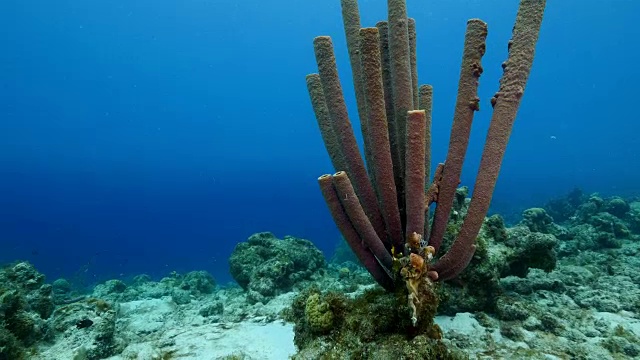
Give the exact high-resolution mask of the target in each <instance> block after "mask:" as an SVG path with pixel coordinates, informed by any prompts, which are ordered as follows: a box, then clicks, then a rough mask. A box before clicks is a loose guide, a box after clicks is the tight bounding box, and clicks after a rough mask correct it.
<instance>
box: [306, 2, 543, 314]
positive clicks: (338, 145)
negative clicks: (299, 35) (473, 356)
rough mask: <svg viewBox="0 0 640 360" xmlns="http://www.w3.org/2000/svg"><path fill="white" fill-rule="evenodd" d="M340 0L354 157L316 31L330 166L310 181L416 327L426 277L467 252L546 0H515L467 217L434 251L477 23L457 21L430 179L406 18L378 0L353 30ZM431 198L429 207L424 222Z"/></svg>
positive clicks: (338, 89) (461, 125)
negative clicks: (440, 153) (447, 112)
mask: <svg viewBox="0 0 640 360" xmlns="http://www.w3.org/2000/svg"><path fill="white" fill-rule="evenodd" d="M341 2H342V15H343V21H344V28H345V32H346V38H347V46H348V49H349V56H350V62H351V68H352V70H353V83H354V88H355V94H356V101H357V107H358V114H359V118H360V127H361V129H362V137H363V139H364V159H363V156H362V155H361V153H360V151H359V149H358V145H357V143H356V140H355V136H354V132H353V129H352V126H351V121H350V120H349V117H348V114H347V108H346V104H345V100H344V97H343V92H342V86H341V84H340V80H339V78H338V71H337V67H336V60H335V56H334V52H333V44H332V40H331V38H330V37H328V36H319V37H316V38H315V39H314V43H313V44H314V49H315V56H316V61H317V64H318V73H317V74H310V75H308V76H307V87H308V90H309V94H310V97H311V101H312V105H313V109H314V112H315V115H316V118H317V121H318V124H319V126H320V131H321V134H322V138H323V140H324V143H325V147H326V149H327V151H328V153H329V156H330V158H331V161H332V164H333V166H334V168H335V170H336V171H337V172H336V173H335V174H334V175H322V176H321V177H320V178H319V179H318V182H319V184H320V189H321V191H322V194H323V196H324V198H325V200H326V203H327V205H328V207H329V210H330V212H331V215H332V217H333V219H334V221H335V223H336V225H337V226H338V228H339V230H340V232H341V233H342V235H343V236H344V238H345V240H346V241H347V242H348V244H349V245H350V247H351V248H352V249H353V251H354V252H355V254H356V255H357V257H358V259H359V260H360V261H361V262H362V264H363V265H364V266H365V267H366V268H367V270H368V271H369V273H370V274H371V275H372V276H373V278H374V279H375V280H376V281H377V282H378V283H379V284H380V285H381V286H382V287H383V288H385V289H386V290H388V291H398V289H401V288H406V292H407V304H408V306H409V308H410V309H411V320H412V324H413V325H414V326H416V323H417V322H418V321H420V319H421V314H423V312H424V311H428V312H431V310H426V308H427V307H429V306H430V305H429V304H428V303H429V302H430V300H431V299H434V298H435V296H434V291H433V284H434V282H437V281H444V280H449V279H453V278H455V277H456V276H457V275H458V274H460V273H461V272H462V271H463V270H464V269H465V268H466V267H467V265H468V264H469V262H470V260H471V258H472V257H473V254H474V252H475V248H476V246H475V239H476V236H477V235H478V233H479V231H480V228H481V226H482V223H483V221H484V219H485V215H486V214H487V211H488V209H489V204H490V202H491V197H492V194H493V189H494V187H495V184H496V180H497V178H498V173H499V172H500V165H501V163H502V158H503V156H504V153H505V150H506V146H507V143H508V141H509V136H510V134H511V129H512V127H513V123H514V120H515V118H516V114H517V111H518V107H519V105H520V101H521V99H522V95H523V93H524V89H525V85H526V83H527V78H528V77H529V73H530V70H531V66H532V63H533V58H534V52H535V46H536V42H537V40H538V34H539V31H540V26H541V23H542V18H543V13H544V9H545V3H546V2H545V0H521V1H520V6H519V9H518V13H517V17H516V21H515V25H514V27H513V34H512V38H511V40H510V41H509V43H508V58H507V60H506V61H505V62H504V63H502V68H503V74H502V78H501V79H500V87H499V89H498V91H497V92H496V94H495V95H494V96H493V98H492V99H491V105H492V106H493V115H492V118H491V124H490V127H489V130H488V134H487V138H486V142H485V146H484V150H483V153H482V158H481V163H480V169H479V171H478V174H477V176H476V182H475V185H474V191H473V195H472V198H471V203H470V205H469V209H468V213H467V215H466V217H465V219H464V223H463V225H462V227H461V228H460V231H459V233H458V235H457V237H456V239H455V241H454V243H453V245H452V246H451V247H450V248H449V249H448V251H446V252H445V253H444V254H442V255H441V254H439V250H440V247H441V244H442V240H443V237H444V235H445V232H446V228H447V222H448V220H449V214H450V212H451V210H452V206H453V202H454V197H455V195H456V188H457V186H458V185H459V179H460V174H461V171H462V165H463V161H464V157H465V154H466V150H467V145H468V142H469V135H470V130H471V123H472V120H473V116H474V113H475V112H476V111H478V110H479V103H480V99H479V98H478V95H477V89H478V80H479V78H480V75H481V74H482V71H483V68H482V63H481V60H482V56H483V55H484V52H485V39H486V36H487V24H486V23H484V22H483V21H481V20H478V19H471V20H469V21H468V22H467V29H466V34H465V41H464V52H463V57H462V66H461V69H460V79H459V83H458V95H457V99H456V105H455V113H454V118H453V125H452V129H451V136H450V142H449V150H448V154H447V158H446V161H445V162H444V163H441V164H439V165H438V166H437V168H436V169H435V171H434V172H433V178H432V180H431V181H430V180H429V179H430V176H431V169H430V164H431V155H430V147H431V139H430V127H431V106H432V94H433V88H432V87H431V86H430V85H420V86H418V82H417V70H416V68H417V66H416V63H417V61H416V53H417V51H416V27H415V21H414V20H413V19H411V18H408V17H407V8H406V3H405V1H404V0H389V1H388V16H389V19H388V20H387V21H381V22H379V23H377V24H376V26H375V27H370V28H361V27H360V18H359V11H358V4H357V1H356V0H342V1H341ZM365 160H366V161H365ZM365 164H366V165H365ZM432 203H435V204H436V207H435V213H434V214H433V220H432V221H431V224H430V221H429V218H430V217H429V206H430V205H431V204H432ZM426 315H428V314H425V317H426Z"/></svg>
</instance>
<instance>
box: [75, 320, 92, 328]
mask: <svg viewBox="0 0 640 360" xmlns="http://www.w3.org/2000/svg"><path fill="white" fill-rule="evenodd" d="M91 325H93V321H91V320H89V319H82V320H80V321H78V322H77V323H76V327H77V328H78V329H84V328H88V327H89V326H91Z"/></svg>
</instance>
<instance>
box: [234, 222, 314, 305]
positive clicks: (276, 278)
mask: <svg viewBox="0 0 640 360" xmlns="http://www.w3.org/2000/svg"><path fill="white" fill-rule="evenodd" d="M229 266H230V271H231V275H232V276H233V278H234V279H235V280H236V282H238V284H239V285H240V286H242V288H243V289H245V290H247V292H248V294H249V297H250V298H251V299H252V300H253V301H254V302H262V303H266V302H267V301H268V300H269V299H270V298H273V297H274V296H276V295H278V294H281V293H283V292H286V291H289V290H291V289H292V287H293V286H294V285H296V284H297V283H299V282H301V281H303V280H308V279H311V277H312V276H313V275H314V274H315V273H316V272H317V271H319V270H321V269H322V268H324V267H325V266H326V262H325V259H324V255H323V254H322V252H321V251H320V250H318V248H316V247H315V246H314V245H313V243H311V242H310V241H308V240H304V239H298V238H295V237H293V236H285V238H284V239H282V240H280V239H277V238H276V237H275V236H274V235H273V234H271V233H269V232H263V233H257V234H253V235H251V236H250V237H249V239H248V240H247V241H246V242H241V243H238V245H237V246H236V248H235V249H234V250H233V253H232V254H231V258H230V259H229Z"/></svg>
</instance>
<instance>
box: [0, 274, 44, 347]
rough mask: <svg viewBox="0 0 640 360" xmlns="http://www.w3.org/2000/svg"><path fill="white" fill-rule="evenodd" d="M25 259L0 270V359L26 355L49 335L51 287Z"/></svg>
mask: <svg viewBox="0 0 640 360" xmlns="http://www.w3.org/2000/svg"><path fill="white" fill-rule="evenodd" d="M44 281H45V277H44V275H42V274H40V273H39V272H38V271H36V269H35V268H34V267H33V266H32V265H31V264H29V263H27V262H18V263H16V264H12V265H9V266H7V267H4V268H3V269H2V270H0V359H25V358H28V357H29V356H30V354H31V353H32V352H33V348H32V346H33V345H34V344H35V343H36V342H38V341H40V340H43V339H45V338H47V337H48V331H49V329H48V327H49V324H48V322H47V319H49V317H50V316H51V314H52V313H53V310H54V304H53V300H52V298H51V291H52V287H51V285H50V284H45V282H44Z"/></svg>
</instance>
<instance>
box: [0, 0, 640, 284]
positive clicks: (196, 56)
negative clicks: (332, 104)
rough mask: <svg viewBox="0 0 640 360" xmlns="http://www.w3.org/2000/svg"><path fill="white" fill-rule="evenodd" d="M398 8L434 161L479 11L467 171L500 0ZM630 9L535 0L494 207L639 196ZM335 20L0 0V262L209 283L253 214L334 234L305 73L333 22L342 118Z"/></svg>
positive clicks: (495, 70)
mask: <svg viewBox="0 0 640 360" xmlns="http://www.w3.org/2000/svg"><path fill="white" fill-rule="evenodd" d="M498 4H499V5H498ZM360 7H361V13H362V22H363V24H364V25H366V26H372V25H373V24H375V22H376V21H377V20H380V19H384V18H386V2H384V1H381V0H375V1H374V0H369V1H360ZM408 7H409V15H410V16H412V17H414V18H416V21H417V26H418V52H419V53H418V61H419V67H418V72H419V76H420V79H421V80H420V82H421V83H430V84H433V85H434V88H435V97H434V102H435V105H434V112H433V118H434V124H433V159H434V161H443V160H444V157H445V155H446V150H447V143H448V139H449V127H450V125H451V118H452V113H453V104H454V101H455V94H456V86H457V77H458V72H459V64H460V58H461V51H462V41H463V35H464V30H465V22H466V19H468V18H472V17H479V18H481V19H483V20H485V21H486V22H488V23H489V37H488V39H487V54H486V55H485V57H484V59H483V65H484V68H485V72H484V74H483V76H482V79H481V87H480V97H481V99H482V101H483V102H482V104H481V106H482V109H483V110H482V111H481V112H480V113H478V114H477V115H476V120H475V125H474V129H473V134H472V139H471V144H470V147H469V157H468V160H467V162H466V164H465V168H464V173H463V179H462V182H463V184H467V185H472V184H473V179H474V177H475V173H476V171H477V166H478V161H479V156H480V152H481V149H482V145H483V140H484V136H485V131H486V129H487V125H488V120H489V117H490V114H491V112H490V106H489V99H490V97H491V96H492V95H493V93H494V92H495V90H496V89H497V84H498V78H499V76H500V74H501V68H500V63H501V62H502V61H504V59H505V58H506V43H507V41H508V39H509V37H510V32H511V27H512V25H513V20H514V17H515V12H516V10H517V2H516V1H471V0H466V1H462V0H456V1H426V0H421V1H418V0H414V1H408ZM638 13H640V2H637V1H632V0H626V1H625V0H616V1H609V2H602V1H595V0H589V1H587V0H564V1H554V0H550V1H548V4H547V11H546V14H545V19H544V22H543V26H542V32H541V35H540V41H539V43H538V48H537V56H536V60H535V63H534V69H533V71H532V74H531V78H530V81H529V84H528V87H527V90H526V93H525V97H524V100H523V103H522V106H521V109H520V112H519V117H518V120H517V121H516V125H515V128H514V131H513V135H512V138H511V142H510V145H509V148H508V150H507V154H506V157H505V160H504V163H503V168H502V169H503V170H502V173H501V177H500V179H499V182H498V186H497V188H496V192H495V195H494V202H493V209H492V210H493V211H498V212H507V213H508V212H513V211H520V210H521V209H523V208H526V207H530V206H540V205H542V204H543V203H544V202H546V201H547V200H548V199H549V198H551V197H553V196H558V195H562V194H564V193H566V192H568V191H570V190H571V189H573V188H574V187H576V186H577V187H581V188H583V189H584V190H585V191H587V192H591V191H598V192H601V193H603V194H618V195H627V196H630V195H638V186H637V184H638V183H639V182H640V166H639V165H640V159H639V157H638V141H637V136H638V133H640V123H639V122H638V119H637V107H636V103H637V101H638V100H637V96H638V95H637V92H636V88H637V84H638V83H640V72H639V71H638V70H637V65H636V63H637V59H638V57H639V56H640V49H639V48H638V47H637V46H635V44H636V40H637V39H638V38H640V30H639V29H640V28H639V27H638V26H637V17H636V15H635V14H638ZM341 21H342V20H341V15H340V4H339V1H337V0H331V1H327V0H317V1H293V0H289V1H284V0H273V1H269V2H263V1H255V0H253V1H236V0H208V1H207V0H183V1H152V0H127V1H81V0H66V1H64V0H61V1H45V0H39V1H34V0H4V1H2V2H0V39H1V40H2V41H1V42H0V44H2V49H1V50H0V78H1V79H2V81H0V245H1V248H0V249H1V251H0V262H8V261H12V260H16V259H22V260H29V261H31V262H33V263H34V264H35V265H36V266H37V267H38V269H39V270H41V271H43V272H44V273H45V274H47V275H48V276H49V278H50V279H52V278H55V277H58V276H66V277H73V278H74V279H78V280H81V281H84V282H87V283H91V282H92V281H97V280H100V279H104V278H109V277H123V278H126V277H128V276H131V275H132V274H137V273H141V272H144V273H148V274H151V275H154V276H161V275H164V274H167V273H168V272H170V271H172V270H178V271H188V270H193V269H204V270H208V271H210V272H211V273H213V274H214V276H215V277H216V278H218V280H220V281H222V282H224V281H227V280H229V279H230V277H229V275H228V274H227V267H228V265H227V258H228V256H229V254H230V253H231V251H232V250H233V247H234V246H235V244H236V243H238V242H239V241H243V240H244V239H246V238H247V236H249V235H250V234H252V233H254V232H258V231H267V230H268V231H272V232H274V233H275V234H276V235H277V236H284V235H285V234H291V235H295V236H298V237H303V238H308V239H311V240H313V241H314V242H315V243H316V244H317V245H318V246H319V247H320V248H321V249H322V250H323V251H325V252H326V253H327V254H330V253H331V251H332V250H333V248H334V247H335V245H336V243H337V241H338V239H339V233H338V231H337V230H336V228H335V226H334V225H333V223H332V221H331V218H330V216H329V214H328V212H327V210H326V207H325V204H324V202H323V200H322V197H321V196H320V194H319V191H318V189H317V184H316V177H317V176H319V175H321V174H323V173H326V172H331V171H332V169H331V166H330V163H329V161H328V156H327V155H326V153H325V150H324V147H323V144H322V141H321V138H320V135H319V133H318V130H317V125H316V122H315V118H314V116H313V112H312V109H311V106H310V102H309V99H308V95H307V92H306V85H305V78H304V77H305V75H306V74H308V73H311V72H316V71H317V70H316V69H317V68H316V65H315V59H314V54H313V47H312V39H313V37H314V36H316V35H331V36H332V37H333V38H334V43H335V45H336V54H337V57H338V66H339V70H340V73H341V76H342V78H343V86H344V88H345V89H346V90H347V93H346V96H347V101H348V105H349V107H350V111H351V114H352V119H354V120H355V119H356V118H357V117H356V112H355V101H354V96H353V92H352V87H351V82H350V79H351V75H350V72H349V71H350V69H349V65H348V56H347V52H346V46H345V40H344V32H343V29H342V22H341ZM356 133H358V134H359V131H358V130H357V129H356Z"/></svg>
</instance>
